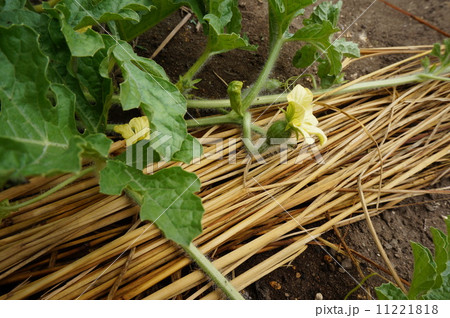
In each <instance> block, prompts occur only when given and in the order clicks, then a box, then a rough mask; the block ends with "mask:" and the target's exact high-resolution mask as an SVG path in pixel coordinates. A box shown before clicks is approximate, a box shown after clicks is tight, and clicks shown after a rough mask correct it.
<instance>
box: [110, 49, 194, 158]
mask: <svg viewBox="0 0 450 318" xmlns="http://www.w3.org/2000/svg"><path fill="white" fill-rule="evenodd" d="M129 49H130V47H129V44H128V43H126V42H123V41H120V42H119V44H118V45H116V46H114V47H113V48H111V49H110V52H111V54H112V56H113V57H114V59H115V60H116V62H117V64H118V65H119V67H120V69H121V70H122V75H123V78H124V81H123V82H122V83H121V84H120V99H121V103H122V108H123V109H124V110H129V109H132V108H137V107H141V109H142V110H143V111H144V113H145V115H147V117H148V119H149V121H150V129H151V131H152V133H151V138H152V139H151V146H152V147H153V148H154V149H155V150H156V151H157V152H158V153H159V154H160V155H161V157H162V158H163V159H165V160H169V159H170V158H171V157H172V156H173V155H174V154H175V153H176V152H177V151H179V150H180V148H181V146H182V144H183V142H184V140H185V139H186V136H187V129H186V122H185V120H184V118H183V116H184V114H185V113H186V100H185V98H184V97H183V95H182V94H181V93H180V91H179V90H178V89H177V88H176V87H175V85H173V84H172V83H171V82H170V81H168V80H167V79H166V78H162V77H159V76H155V75H153V74H151V73H150V72H148V71H147V69H144V70H143V69H141V67H139V66H142V64H141V63H139V61H140V60H136V59H135V58H134V56H133V55H131V54H127V50H129Z"/></svg>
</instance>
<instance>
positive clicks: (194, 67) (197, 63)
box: [175, 48, 212, 91]
mask: <svg viewBox="0 0 450 318" xmlns="http://www.w3.org/2000/svg"><path fill="white" fill-rule="evenodd" d="M211 56H212V54H211V52H210V50H209V48H206V49H205V51H203V53H202V55H200V57H199V58H198V59H197V61H195V63H194V64H193V65H192V66H191V67H190V68H189V70H188V71H187V72H186V73H185V74H184V75H183V76H182V77H181V78H180V79H179V81H178V82H177V83H176V84H175V86H177V87H178V89H180V90H181V91H183V90H184V91H186V89H187V90H189V88H190V87H183V85H184V83H186V82H188V83H190V82H191V81H192V78H193V77H194V76H195V74H197V72H198V71H199V70H200V69H201V68H202V67H203V66H204V65H205V64H206V61H208V59H209V58H210V57H211Z"/></svg>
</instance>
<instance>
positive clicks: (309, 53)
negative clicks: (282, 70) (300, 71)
mask: <svg viewBox="0 0 450 318" xmlns="http://www.w3.org/2000/svg"><path fill="white" fill-rule="evenodd" d="M316 53H317V48H316V47H315V46H314V45H311V44H307V45H305V46H303V47H302V48H301V49H300V50H298V51H297V52H296V53H295V56H294V59H293V60H292V64H293V65H294V66H295V67H297V68H305V67H308V66H310V65H311V64H312V63H314V61H315V60H316V58H317V54H316Z"/></svg>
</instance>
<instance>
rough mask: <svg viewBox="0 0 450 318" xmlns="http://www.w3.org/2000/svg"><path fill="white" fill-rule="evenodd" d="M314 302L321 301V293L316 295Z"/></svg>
mask: <svg viewBox="0 0 450 318" xmlns="http://www.w3.org/2000/svg"><path fill="white" fill-rule="evenodd" d="M315 299H316V300H323V295H322V294H321V293H317V294H316V298H315Z"/></svg>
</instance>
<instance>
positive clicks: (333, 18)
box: [303, 1, 342, 28]
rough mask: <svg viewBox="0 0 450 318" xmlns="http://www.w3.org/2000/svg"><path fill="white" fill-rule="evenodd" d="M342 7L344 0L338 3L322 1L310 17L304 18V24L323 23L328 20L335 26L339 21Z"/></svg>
mask: <svg viewBox="0 0 450 318" xmlns="http://www.w3.org/2000/svg"><path fill="white" fill-rule="evenodd" d="M341 8H342V1H338V2H337V3H335V4H334V3H332V2H322V3H321V4H319V5H318V6H317V7H316V8H315V9H314V11H313V13H312V14H311V16H310V17H309V18H308V19H304V20H303V24H304V25H309V24H314V23H318V24H322V23H323V22H324V21H328V22H330V23H331V25H332V26H333V27H334V28H335V27H337V23H338V21H339V14H340V12H341Z"/></svg>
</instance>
